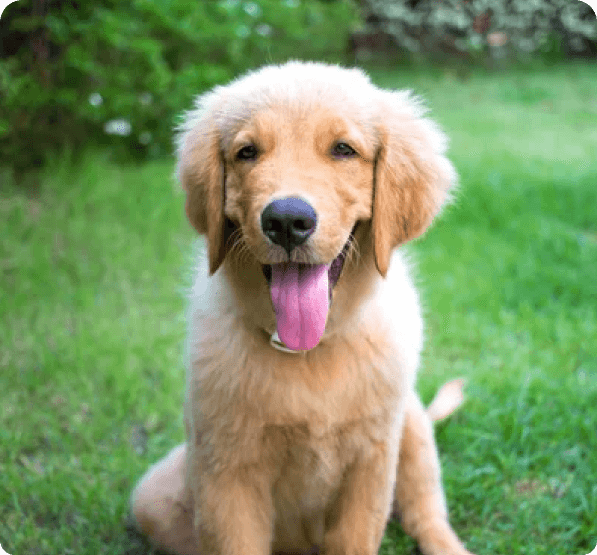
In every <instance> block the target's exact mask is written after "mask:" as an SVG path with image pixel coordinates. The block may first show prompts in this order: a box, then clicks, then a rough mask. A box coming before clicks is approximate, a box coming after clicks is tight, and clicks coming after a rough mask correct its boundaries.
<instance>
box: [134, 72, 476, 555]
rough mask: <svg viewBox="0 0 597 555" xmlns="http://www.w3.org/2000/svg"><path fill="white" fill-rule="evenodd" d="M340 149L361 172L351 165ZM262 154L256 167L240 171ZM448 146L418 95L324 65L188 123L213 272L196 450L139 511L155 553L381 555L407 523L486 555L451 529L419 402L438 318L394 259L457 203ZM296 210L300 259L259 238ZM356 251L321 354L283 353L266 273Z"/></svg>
mask: <svg viewBox="0 0 597 555" xmlns="http://www.w3.org/2000/svg"><path fill="white" fill-rule="evenodd" d="M338 143H342V144H347V145H349V146H350V147H351V148H352V149H354V155H350V156H342V155H338V152H337V150H334V149H335V148H336V145H338ZM247 146H249V147H253V148H254V151H250V153H251V152H253V153H256V154H255V156H253V157H251V156H248V157H246V158H247V159H242V158H241V157H240V155H239V152H240V151H241V150H242V149H243V148H246V147H247ZM341 148H344V147H341ZM445 148H446V140H445V137H444V135H443V134H442V133H441V132H440V130H439V129H438V128H437V126H436V125H435V124H434V123H433V122H432V121H431V120H429V119H427V118H426V117H425V115H424V110H423V109H422V108H421V106H420V104H419V102H418V101H417V100H416V99H414V98H413V97H412V96H411V95H410V94H409V93H408V92H394V91H388V90H382V89H379V88H377V87H375V86H374V85H372V84H371V83H370V81H369V79H368V78H367V77H366V76H365V74H364V73H363V72H361V71H360V70H356V69H350V70H349V69H344V68H340V67H336V66H328V65H324V64H312V63H300V62H292V63H288V64H285V65H283V66H270V67H265V68H263V69H261V70H259V71H257V72H254V73H250V74H248V75H247V76H245V77H242V78H240V79H238V80H236V81H234V82H232V83H231V84H229V85H228V86H224V87H217V88H216V89H214V90H213V91H212V92H209V93H207V94H205V95H203V96H201V97H200V98H199V99H198V101H197V105H196V108H195V109H194V110H192V111H191V112H189V113H188V114H187V115H186V119H185V123H184V125H183V126H182V128H181V130H180V135H179V148H178V177H179V179H180V181H181V183H182V186H183V188H184V190H185V191H186V195H187V196H186V213H187V215H188V218H189V220H190V222H191V224H192V225H193V226H194V227H195V228H196V229H197V231H198V232H199V233H201V234H204V235H205V236H206V242H207V247H208V260H206V261H204V262H201V263H200V265H199V266H200V267H199V269H198V272H197V278H196V282H195V285H194V287H193V290H192V293H191V299H190V300H191V310H190V319H189V330H188V356H189V361H188V379H187V398H186V406H185V422H186V430H187V442H186V443H185V444H184V445H182V446H179V447H177V448H175V449H174V450H173V451H172V452H171V453H170V454H169V455H168V456H167V457H166V458H165V459H163V460H162V461H160V462H158V463H157V464H156V465H155V466H154V467H152V468H151V469H150V470H149V471H148V472H147V474H146V475H145V476H144V477H143V478H142V479H141V481H140V482H139V484H138V485H137V487H136V489H135V491H134V492H133V496H132V510H133V514H134V516H135V519H136V522H137V524H138V526H139V528H140V529H141V530H142V531H143V532H144V533H146V534H147V535H148V536H149V537H150V538H151V539H152V540H153V541H154V542H155V543H156V544H157V545H159V546H161V547H162V548H165V549H167V550H169V551H172V552H175V553H179V554H182V555H187V554H188V555H191V554H193V555H195V554H202V555H206V554H222V555H224V554H226V555H241V554H242V555H249V554H255V555H269V553H270V552H272V551H273V552H282V553H310V552H313V551H314V550H316V549H317V548H319V549H321V550H322V551H323V553H325V554H326V555H349V554H354V555H373V554H375V553H377V550H378V548H379V545H380V542H381V538H382V535H383V532H384V529H385V526H386V523H387V520H388V518H389V516H390V512H391V510H392V507H393V508H394V511H395V512H396V513H397V514H399V516H400V518H401V521H402V524H403V527H404V529H405V531H406V532H407V533H408V534H410V535H412V536H413V537H415V538H416V540H417V541H418V543H419V546H420V548H421V550H422V551H423V553H425V554H426V555H465V554H467V553H469V552H468V551H467V550H466V549H465V548H464V547H463V545H462V544H461V542H460V541H459V540H458V538H457V537H456V535H455V533H454V532H453V531H452V529H451V527H450V525H449V523H448V520H447V510H446V505H445V501H444V495H443V491H442V487H441V479H440V469H439V463H438V456H437V451H436V447H435V442H434V439H433V430H432V426H431V418H430V416H429V415H428V414H427V412H426V411H425V409H424V407H423V406H422V404H421V402H420V400H419V398H418V396H417V394H416V393H415V390H414V384H415V374H416V371H417V366H418V364H419V354H420V351H421V346H422V337H423V333H422V320H421V316H420V309H419V301H418V297H417V293H416V291H415V289H414V287H413V284H412V282H411V280H410V278H409V275H408V268H407V265H406V264H405V262H404V260H403V258H402V256H401V254H400V253H398V252H397V251H394V249H395V248H396V247H397V246H399V245H400V244H402V243H404V242H406V241H408V240H410V239H413V238H414V237H417V236H418V235H420V234H421V233H423V231H424V230H425V229H426V228H427V226H428V225H429V224H430V223H431V220H432V219H433V217H434V216H435V215H436V214H437V213H438V212H439V210H440V208H441V206H442V204H443V203H444V202H445V201H446V200H447V198H448V195H449V191H450V189H451V187H452V186H453V184H454V181H455V172H454V170H453V167H452V165H451V164H450V162H449V161H448V160H447V158H446V157H445ZM285 197H299V198H301V199H305V200H306V201H307V202H308V203H309V204H310V205H311V206H312V207H313V208H314V210H315V212H316V213H317V227H316V229H315V231H314V233H313V234H312V235H311V236H310V237H309V238H308V240H307V241H306V242H305V243H304V244H302V245H301V246H299V247H296V248H294V250H293V251H292V253H287V252H286V251H284V249H282V248H281V247H280V246H278V245H275V244H273V243H272V241H270V240H269V239H268V238H267V237H266V235H265V234H264V232H263V229H262V226H261V214H262V212H263V211H264V208H265V207H266V206H267V205H268V204H269V203H270V202H272V200H273V199H280V198H285ZM357 223H358V225H356V227H355V224H357ZM351 234H353V235H351ZM346 245H348V247H349V249H348V254H347V257H346V260H345V262H344V267H343V270H342V273H341V276H340V278H339V280H338V282H337V284H336V285H335V287H334V288H333V290H332V293H331V305H330V309H329V314H328V318H327V323H326V326H325V332H324V333H323V336H322V337H321V340H320V342H319V344H318V345H317V346H316V347H315V348H313V349H311V350H308V351H303V352H301V353H287V352H282V351H280V350H276V349H274V348H273V347H272V345H271V344H270V336H271V335H272V334H273V333H274V332H275V331H276V315H275V313H274V310H273V308H272V300H271V298H270V291H269V285H268V281H267V279H266V277H265V276H264V272H263V266H264V265H271V264H276V263H282V262H284V261H286V260H288V258H289V257H290V259H291V260H292V261H294V262H296V263H309V264H328V263H330V262H331V261H332V260H334V259H335V258H336V257H337V256H338V255H339V253H341V252H342V250H343V248H344V247H345V246H346ZM393 251H394V254H393V255H392V252H393ZM208 274H211V277H209V278H208ZM436 411H437V409H436ZM440 412H441V409H440ZM434 414H435V412H434Z"/></svg>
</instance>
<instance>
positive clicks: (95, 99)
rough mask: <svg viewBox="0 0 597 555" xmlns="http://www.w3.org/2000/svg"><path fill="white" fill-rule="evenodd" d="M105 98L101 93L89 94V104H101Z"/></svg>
mask: <svg viewBox="0 0 597 555" xmlns="http://www.w3.org/2000/svg"><path fill="white" fill-rule="evenodd" d="M103 101H104V99H103V98H102V95H101V94H100V93H97V92H94V93H91V94H90V95H89V104H91V105H92V106H99V105H100V104H101V103H102V102H103Z"/></svg>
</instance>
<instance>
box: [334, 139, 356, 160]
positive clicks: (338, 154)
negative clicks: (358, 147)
mask: <svg viewBox="0 0 597 555" xmlns="http://www.w3.org/2000/svg"><path fill="white" fill-rule="evenodd" d="M356 154H357V153H356V151H355V149H354V148H352V147H351V146H350V145H349V144H346V143H342V142H340V143H336V144H335V145H334V146H333V147H332V156H334V158H351V157H353V156H356Z"/></svg>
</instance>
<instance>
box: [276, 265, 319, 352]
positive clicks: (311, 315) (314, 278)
mask: <svg viewBox="0 0 597 555" xmlns="http://www.w3.org/2000/svg"><path fill="white" fill-rule="evenodd" d="M328 268H329V266H328V265H327V264H297V263H295V262H285V263H283V264H273V265H272V281H271V284H270V292H271V296H272V303H273V305H274V311H275V313H276V322H277V327H278V336H279V337H280V339H281V340H282V342H283V343H284V344H285V345H286V346H287V347H288V348H289V349H292V350H294V351H299V350H300V351H308V350H309V349H312V348H313V347H315V345H317V343H319V340H320V339H321V336H322V335H323V332H324V330H325V322H326V319H327V317H328V309H329V279H328Z"/></svg>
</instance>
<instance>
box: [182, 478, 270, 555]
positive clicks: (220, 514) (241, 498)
mask: <svg viewBox="0 0 597 555" xmlns="http://www.w3.org/2000/svg"><path fill="white" fill-rule="evenodd" d="M193 497H194V500H195V522H194V524H195V531H196V534H197V538H198V540H199V546H200V550H201V553H202V555H270V550H271V540H272V520H273V510H272V499H271V486H270V484H269V480H267V479H266V478H265V474H264V473H262V472H260V471H259V470H258V469H255V468H250V467H247V468H241V469H238V468H236V469H227V470H224V471H222V472H219V473H214V474H209V473H208V474H203V475H202V476H201V478H200V480H199V484H198V486H197V488H196V491H195V492H194V496H193Z"/></svg>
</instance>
